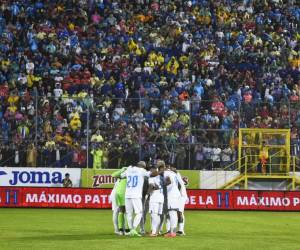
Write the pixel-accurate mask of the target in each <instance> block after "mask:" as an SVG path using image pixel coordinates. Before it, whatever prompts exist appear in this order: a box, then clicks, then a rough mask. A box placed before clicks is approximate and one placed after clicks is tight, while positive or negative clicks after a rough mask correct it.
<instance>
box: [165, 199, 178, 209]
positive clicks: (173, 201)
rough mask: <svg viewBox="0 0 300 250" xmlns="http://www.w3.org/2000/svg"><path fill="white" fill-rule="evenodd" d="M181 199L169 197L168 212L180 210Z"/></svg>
mask: <svg viewBox="0 0 300 250" xmlns="http://www.w3.org/2000/svg"><path fill="white" fill-rule="evenodd" d="M179 205H180V198H179V197H178V198H177V197H168V210H179Z"/></svg>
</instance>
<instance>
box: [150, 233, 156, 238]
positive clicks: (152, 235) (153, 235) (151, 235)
mask: <svg viewBox="0 0 300 250" xmlns="http://www.w3.org/2000/svg"><path fill="white" fill-rule="evenodd" d="M149 237H157V234H153V233H152V234H149Z"/></svg>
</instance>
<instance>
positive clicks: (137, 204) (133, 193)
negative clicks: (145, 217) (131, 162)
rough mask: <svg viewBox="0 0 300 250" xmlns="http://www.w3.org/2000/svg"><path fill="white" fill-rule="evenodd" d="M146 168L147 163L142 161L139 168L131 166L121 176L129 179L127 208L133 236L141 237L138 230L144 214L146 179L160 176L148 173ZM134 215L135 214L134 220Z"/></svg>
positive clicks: (126, 196)
mask: <svg viewBox="0 0 300 250" xmlns="http://www.w3.org/2000/svg"><path fill="white" fill-rule="evenodd" d="M145 168H146V163H145V162H144V161H140V162H138V164H137V166H129V167H128V168H127V170H126V171H125V172H123V173H122V174H121V177H122V178H125V177H126V178H127V186H126V192H125V207H126V214H127V220H128V226H129V229H130V235H131V236H141V235H140V234H139V233H138V232H137V231H136V229H137V227H138V225H139V224H140V221H141V218H142V213H143V204H142V193H143V185H144V177H150V176H151V177H153V176H156V175H158V173H157V172H156V173H155V172H153V173H150V172H147V171H146V170H145ZM133 213H134V214H135V217H134V219H133Z"/></svg>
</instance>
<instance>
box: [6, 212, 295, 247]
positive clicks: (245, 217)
mask: <svg viewBox="0 0 300 250" xmlns="http://www.w3.org/2000/svg"><path fill="white" fill-rule="evenodd" d="M111 215H112V214H111V211H110V210H83V209H82V210H75V209H73V210H72V209H0V249H1V250H6V249H9V250H11V249H18V250H26V249H39V250H44V249H72V250H75V249H83V250H86V249H99V250H115V249H116V250H118V249H120V250H125V249H130V250H133V249H140V250H142V249H151V250H156V249H158V250H164V249H169V250H177V249H180V250H185V249H188V250H194V249H228V250H232V249H264V250H266V249H272V250H276V249H280V250H281V249H283V250H285V249H300V236H299V232H300V213H296V212H295V213H288V212H234V211H225V212H222V211H186V233H187V235H186V236H184V237H177V238H174V239H166V238H163V237H159V238H150V237H141V238H132V237H125V236H117V235H114V234H113V227H112V223H111V220H112V218H111V217H112V216H111ZM148 229H149V225H148Z"/></svg>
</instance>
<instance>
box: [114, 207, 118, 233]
mask: <svg viewBox="0 0 300 250" xmlns="http://www.w3.org/2000/svg"><path fill="white" fill-rule="evenodd" d="M118 214H119V209H116V210H114V211H113V224H114V229H115V232H117V231H119V228H118Z"/></svg>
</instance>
